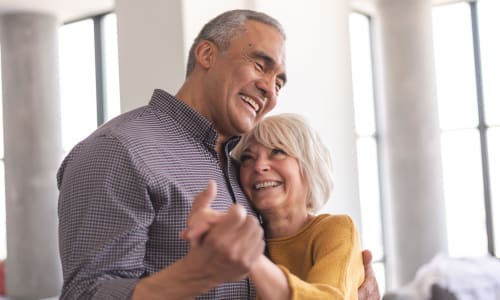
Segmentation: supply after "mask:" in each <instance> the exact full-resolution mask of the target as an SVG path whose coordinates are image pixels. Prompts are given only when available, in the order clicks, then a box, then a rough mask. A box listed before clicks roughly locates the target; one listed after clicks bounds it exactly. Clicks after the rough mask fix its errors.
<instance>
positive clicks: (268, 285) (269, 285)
mask: <svg viewBox="0 0 500 300" xmlns="http://www.w3.org/2000/svg"><path fill="white" fill-rule="evenodd" d="M249 277H250V280H252V282H253V284H254V285H255V288H256V289H257V295H258V297H259V299H262V300H268V299H272V300H288V299H290V286H289V285H288V280H287V278H286V276H285V274H284V273H283V271H282V270H281V269H280V268H279V267H278V266H277V265H275V264H274V263H273V262H271V261H270V260H269V259H268V258H267V257H265V256H264V255H261V256H260V257H259V259H258V260H257V262H255V264H254V266H253V267H252V269H251V270H250V273H249Z"/></svg>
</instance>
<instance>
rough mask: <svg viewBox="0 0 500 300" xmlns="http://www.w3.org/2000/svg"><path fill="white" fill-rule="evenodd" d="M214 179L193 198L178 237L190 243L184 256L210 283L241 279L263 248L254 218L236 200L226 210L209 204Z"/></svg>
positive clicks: (213, 195) (256, 221) (260, 231)
mask: <svg viewBox="0 0 500 300" xmlns="http://www.w3.org/2000/svg"><path fill="white" fill-rule="evenodd" d="M216 190H217V189H216V184H215V181H209V182H208V185H207V188H206V189H205V190H204V191H202V192H201V193H199V194H198V195H197V196H196V198H195V199H194V201H193V206H192V209H191V213H190V215H189V217H188V220H187V228H186V229H184V230H183V231H182V232H181V233H180V237H181V238H182V239H184V240H186V241H188V242H189V243H190V246H191V249H190V251H189V253H188V256H191V258H192V259H193V262H194V263H195V264H197V267H198V268H199V269H200V270H204V271H205V272H208V273H209V274H206V275H207V276H208V277H209V278H211V279H212V280H214V284H219V283H222V282H227V281H234V280H239V279H243V278H245V277H246V276H247V274H248V273H249V272H250V269H251V267H252V265H253V263H254V262H255V261H257V258H259V256H260V255H262V253H263V252H264V238H263V230H262V227H261V226H260V224H259V222H258V220H257V219H256V218H255V217H253V216H251V215H249V214H247V213H246V211H245V209H244V208H243V207H242V206H241V205H238V204H235V205H233V206H231V208H230V209H229V210H228V211H227V212H218V211H215V210H213V209H212V208H211V207H210V203H211V201H212V200H213V199H214V198H215V196H216Z"/></svg>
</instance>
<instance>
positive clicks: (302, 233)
mask: <svg viewBox="0 0 500 300" xmlns="http://www.w3.org/2000/svg"><path fill="white" fill-rule="evenodd" d="M231 155H232V156H233V157H234V158H235V159H236V160H238V161H239V162H240V182H241V185H242V187H243V190H244V192H245V194H246V195H247V196H248V198H249V200H250V202H251V203H252V205H253V206H254V207H255V209H256V210H257V211H258V212H259V214H260V216H261V221H262V225H263V227H264V232H265V235H266V245H267V255H268V256H269V258H270V259H271V260H272V262H273V263H274V264H273V263H272V262H271V261H269V260H268V259H267V258H266V257H265V256H264V255H262V257H261V259H260V260H259V262H258V263H257V264H256V265H255V267H254V268H252V270H251V272H250V278H251V279H252V281H253V282H254V283H255V286H256V288H257V293H258V295H259V296H260V298H263V299H278V298H277V297H278V295H281V297H280V298H282V299H357V298H358V297H357V290H358V287H359V286H360V285H361V284H362V282H363V278H364V272H363V261H362V257H361V248H360V243H359V237H358V234H357V231H356V228H355V226H354V223H353V222H352V220H351V218H350V217H348V216H346V215H328V214H321V215H317V216H316V215H314V212H316V211H318V210H319V209H320V208H321V206H323V205H324V204H325V202H326V201H327V200H328V198H329V196H330V192H331V190H332V188H333V183H332V175H331V159H330V155H329V151H328V149H327V148H326V147H325V145H324V144H323V143H322V142H321V139H320V137H319V135H318V134H317V133H316V132H314V130H312V128H311V127H310V126H309V125H308V124H307V123H306V122H305V120H304V119H303V118H301V117H300V116H298V115H295V114H281V115H275V116H271V117H267V118H266V119H264V120H263V121H261V122H260V123H258V124H257V126H256V127H255V128H254V129H253V130H252V131H251V132H249V133H248V134H246V135H245V136H243V137H242V139H241V141H240V142H239V143H238V145H237V146H236V148H235V149H234V150H233V151H232V154H231Z"/></svg>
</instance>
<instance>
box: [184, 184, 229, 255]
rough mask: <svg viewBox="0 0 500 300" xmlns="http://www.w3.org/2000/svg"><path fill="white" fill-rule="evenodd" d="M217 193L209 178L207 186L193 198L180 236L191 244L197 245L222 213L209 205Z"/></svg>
mask: <svg viewBox="0 0 500 300" xmlns="http://www.w3.org/2000/svg"><path fill="white" fill-rule="evenodd" d="M216 194H217V186H216V184H215V181H213V180H210V181H209V182H208V185H207V188H206V189H205V190H203V191H202V192H201V193H199V194H198V195H197V196H196V198H195V199H194V200H193V205H192V207H191V212H190V214H189V217H188V220H187V222H186V223H187V228H186V229H184V230H182V231H181V233H180V238H181V239H183V240H186V241H189V242H190V244H191V245H199V244H200V243H201V242H202V240H203V237H204V235H205V234H206V233H207V231H208V230H209V229H210V228H211V227H212V225H214V224H215V223H217V221H218V220H219V219H220V218H221V217H222V216H223V215H224V214H223V213H221V212H218V211H215V210H213V209H212V208H211V207H210V202H212V200H213V199H214V198H215V196H216Z"/></svg>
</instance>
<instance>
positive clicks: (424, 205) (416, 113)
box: [375, 0, 447, 288]
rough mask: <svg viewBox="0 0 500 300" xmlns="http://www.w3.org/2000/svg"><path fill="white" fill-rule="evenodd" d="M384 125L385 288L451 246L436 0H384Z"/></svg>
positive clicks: (379, 20) (379, 23) (380, 21)
mask: <svg viewBox="0 0 500 300" xmlns="http://www.w3.org/2000/svg"><path fill="white" fill-rule="evenodd" d="M378 8H379V10H378V12H379V15H377V17H376V18H375V22H376V23H375V28H376V29H377V32H376V33H377V35H376V37H377V38H378V40H377V41H378V42H379V44H378V45H379V47H378V50H379V54H380V62H381V63H380V68H381V73H380V75H381V76H380V78H381V81H380V83H381V84H380V85H381V87H382V89H381V94H380V95H379V99H380V102H379V107H378V115H379V127H380V145H381V168H382V174H383V180H384V182H385V185H384V189H383V191H384V193H385V194H384V196H385V199H386V203H385V209H384V210H385V214H386V219H385V221H386V222H385V228H386V234H387V239H386V240H387V246H388V247H387V267H388V272H389V275H390V277H389V278H388V288H393V287H397V286H400V285H402V284H405V283H407V282H409V281H411V280H412V279H413V278H414V276H415V272H416V271H417V269H418V268H419V267H420V266H421V265H422V264H425V263H427V262H429V261H430V260H431V259H432V258H433V257H434V255H435V254H437V253H439V252H444V253H446V252H447V240H446V222H445V207H444V192H443V179H442V167H441V150H440V130H439V123H438V105H437V93H436V83H435V72H434V58H433V40H432V3H431V0H404V1H402V0H381V1H380V2H379V7H378Z"/></svg>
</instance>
